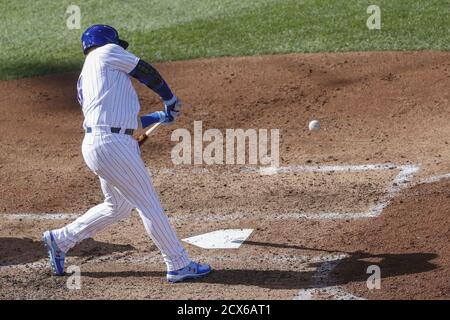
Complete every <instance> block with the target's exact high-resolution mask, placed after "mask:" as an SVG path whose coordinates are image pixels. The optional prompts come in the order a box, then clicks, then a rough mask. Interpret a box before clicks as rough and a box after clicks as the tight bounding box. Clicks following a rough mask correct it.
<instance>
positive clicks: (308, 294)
mask: <svg viewBox="0 0 450 320" xmlns="http://www.w3.org/2000/svg"><path fill="white" fill-rule="evenodd" d="M388 169H389V170H392V169H400V173H399V174H398V175H397V176H396V178H395V179H394V181H393V182H392V184H391V185H390V187H389V188H388V193H387V196H386V198H385V199H384V200H383V201H380V202H379V203H378V204H377V205H375V206H374V207H373V208H372V209H371V210H369V211H368V212H365V213H344V214H343V213H307V212H304V213H283V214H271V215H269V218H271V219H274V220H280V219H299V218H305V219H319V220H322V219H355V218H366V217H367V218H368V217H376V216H378V215H380V214H381V212H382V211H383V209H384V208H385V207H386V206H387V205H388V204H389V202H390V200H391V199H392V198H393V197H394V196H395V194H397V193H398V192H399V191H400V190H402V189H404V188H407V187H411V186H414V185H417V184H426V183H434V182H438V181H441V180H444V179H449V178H450V173H447V174H442V175H437V176H431V177H428V178H424V179H422V180H420V181H419V182H416V183H412V182H411V181H410V179H411V178H412V177H413V175H414V174H415V173H416V172H417V171H418V170H419V169H420V167H419V166H414V165H407V166H397V165H395V164H372V165H357V166H353V165H347V166H316V167H314V166H292V167H279V168H258V169H255V168H244V169H242V170H241V173H259V174H261V175H271V174H277V173H289V172H360V171H370V170H388ZM159 173H160V174H161V173H162V174H174V171H173V170H170V169H169V170H166V171H159ZM191 173H192V174H205V173H209V170H207V169H201V170H195V171H194V170H193V171H192V172H191ZM3 216H6V218H10V219H30V218H31V219H36V220H60V219H73V218H76V217H78V216H79V214H74V213H56V214H55V213H52V214H47V215H45V216H43V215H42V214H9V215H3ZM243 216H244V215H243V214H232V215H230V214H228V215H216V216H209V217H208V219H207V220H209V221H221V220H227V219H230V218H232V217H233V218H236V217H238V218H239V217H243ZM186 218H187V219H189V220H191V221H192V216H191V215H189V217H182V216H179V217H175V218H173V220H175V221H177V220H178V221H183V220H187V219H186ZM277 257H278V258H279V259H282V257H281V256H277ZM289 257H290V259H292V256H291V255H290V256H289ZM344 257H345V255H344V256H342V257H339V258H337V259H336V258H334V260H333V259H332V260H331V261H326V262H324V263H323V264H322V265H321V266H320V267H319V269H318V270H317V275H316V276H315V277H314V278H315V279H316V280H315V284H314V288H307V289H301V290H300V291H299V292H298V294H297V295H296V296H295V297H294V299H296V300H310V299H317V298H319V299H320V298H327V299H338V300H355V299H362V298H360V297H357V296H355V295H352V294H350V293H348V292H346V291H345V290H344V289H342V288H341V287H339V286H329V285H327V284H326V281H327V279H328V275H329V273H330V272H331V271H332V270H333V269H334V268H335V267H336V266H337V265H338V263H339V262H340V260H341V259H343V258H344ZM108 259H109V258H107V257H104V256H103V257H99V258H98V259H93V260H91V261H92V262H96V261H97V260H98V261H105V260H108ZM204 259H208V258H207V257H204ZM221 259H222V261H223V260H224V259H225V260H226V258H224V257H221ZM257 259H261V257H258V258H257ZM296 259H299V258H298V257H297V258H296ZM300 259H301V260H302V261H304V262H308V261H307V258H306V257H305V256H303V257H300ZM319 259H320V257H319ZM156 260H157V261H161V259H160V258H159V257H154V256H147V257H146V256H144V257H139V258H129V257H125V258H121V259H118V260H117V262H118V263H122V262H123V263H127V264H129V263H132V264H133V263H134V264H136V263H149V262H156ZM238 260H239V261H242V260H243V259H242V258H241V257H240V258H239V259H238ZM244 260H245V259H244ZM312 261H313V259H310V260H309V262H312ZM45 265H47V264H46V263H45V262H43V261H38V262H34V263H28V264H25V265H22V266H21V265H18V266H17V265H16V266H3V267H0V271H6V270H8V269H12V268H25V269H27V270H30V269H35V268H43V267H44V266H45Z"/></svg>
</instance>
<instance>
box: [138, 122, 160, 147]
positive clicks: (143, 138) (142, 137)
mask: <svg viewBox="0 0 450 320" xmlns="http://www.w3.org/2000/svg"><path fill="white" fill-rule="evenodd" d="M161 123H162V122H157V123H155V124H154V125H153V126H151V127H150V129H148V130H147V131H145V133H143V134H141V135H140V136H139V137H138V138H137V141H138V143H139V146H142V144H143V143H144V142H145V141H146V140H147V139H148V137H149V136H150V134H151V133H152V132H153V131H155V130H156V128H158V127H159V125H160V124H161Z"/></svg>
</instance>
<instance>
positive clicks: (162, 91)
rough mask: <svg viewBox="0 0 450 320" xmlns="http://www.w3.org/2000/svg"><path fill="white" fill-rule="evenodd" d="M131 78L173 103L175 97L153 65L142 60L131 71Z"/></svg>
mask: <svg viewBox="0 0 450 320" xmlns="http://www.w3.org/2000/svg"><path fill="white" fill-rule="evenodd" d="M130 76H132V77H134V78H136V79H137V80H139V82H141V83H143V84H145V85H146V86H147V87H149V88H150V89H152V90H153V91H155V92H156V93H157V94H158V95H159V96H160V97H161V98H162V99H163V100H164V101H171V100H172V99H173V97H174V95H173V93H172V91H171V90H170V88H169V86H168V85H167V83H166V82H165V81H164V79H163V78H162V76H161V75H160V74H159V72H158V70H156V69H155V68H153V67H152V66H151V64H149V63H147V62H145V61H144V60H142V59H140V60H139V62H138V64H137V65H136V67H135V68H134V69H133V70H131V72H130Z"/></svg>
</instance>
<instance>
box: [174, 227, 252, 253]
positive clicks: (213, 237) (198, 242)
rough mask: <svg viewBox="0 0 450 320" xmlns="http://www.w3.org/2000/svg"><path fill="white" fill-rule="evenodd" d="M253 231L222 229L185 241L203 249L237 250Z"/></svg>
mask: <svg viewBox="0 0 450 320" xmlns="http://www.w3.org/2000/svg"><path fill="white" fill-rule="evenodd" d="M252 232H253V229H222V230H217V231H212V232H208V233H205V234H201V235H198V236H194V237H190V238H186V239H183V241H184V242H187V243H190V244H192V245H194V246H197V247H200V248H203V249H237V248H239V247H240V246H241V244H242V243H243V242H244V241H245V240H247V238H248V237H249V236H250V234H251V233H252Z"/></svg>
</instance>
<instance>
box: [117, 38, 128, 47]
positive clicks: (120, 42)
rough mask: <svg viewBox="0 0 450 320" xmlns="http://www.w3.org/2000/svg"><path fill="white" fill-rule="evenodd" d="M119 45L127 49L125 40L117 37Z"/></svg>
mask: <svg viewBox="0 0 450 320" xmlns="http://www.w3.org/2000/svg"><path fill="white" fill-rule="evenodd" d="M119 46H121V47H122V48H124V49H127V48H128V42H127V41H125V40H121V39H119Z"/></svg>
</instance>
